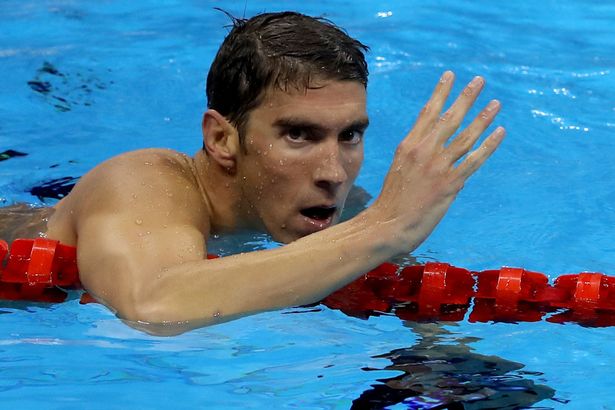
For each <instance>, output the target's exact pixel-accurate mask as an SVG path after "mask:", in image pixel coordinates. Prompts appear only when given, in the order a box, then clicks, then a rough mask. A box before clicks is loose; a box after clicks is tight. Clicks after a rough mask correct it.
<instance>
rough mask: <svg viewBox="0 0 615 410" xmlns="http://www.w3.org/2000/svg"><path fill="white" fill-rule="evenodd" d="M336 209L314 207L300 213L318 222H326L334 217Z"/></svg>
mask: <svg viewBox="0 0 615 410" xmlns="http://www.w3.org/2000/svg"><path fill="white" fill-rule="evenodd" d="M336 209H337V208H336V207H335V206H330V207H327V206H313V207H311V208H305V209H302V210H301V211H300V212H301V215H303V216H305V217H308V218H310V219H314V220H316V221H326V220H328V219H329V218H331V217H332V216H333V214H334V213H335V210H336Z"/></svg>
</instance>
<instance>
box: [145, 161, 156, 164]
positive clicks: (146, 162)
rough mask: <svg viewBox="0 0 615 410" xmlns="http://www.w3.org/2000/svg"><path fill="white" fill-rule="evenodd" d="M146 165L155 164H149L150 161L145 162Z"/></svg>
mask: <svg viewBox="0 0 615 410" xmlns="http://www.w3.org/2000/svg"><path fill="white" fill-rule="evenodd" d="M145 165H154V164H152V163H151V162H149V161H145Z"/></svg>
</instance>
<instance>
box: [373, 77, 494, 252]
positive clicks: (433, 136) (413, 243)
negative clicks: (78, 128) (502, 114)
mask: <svg viewBox="0 0 615 410" xmlns="http://www.w3.org/2000/svg"><path fill="white" fill-rule="evenodd" d="M453 81H454V74H453V73H452V72H450V71H447V72H445V73H444V74H443V75H442V77H441V78H440V81H439V83H438V85H437V86H436V88H435V90H434V92H433V94H432V96H431V98H430V99H429V101H428V102H427V104H426V105H425V106H424V108H423V109H422V111H421V113H420V115H419V117H418V119H417V121H416V124H415V125H414V128H413V129H412V131H410V133H409V134H408V135H407V136H406V137H405V138H404V140H403V141H402V142H401V143H400V145H399V147H398V148H397V151H396V152H395V158H394V160H393V164H392V165H391V169H390V170H389V173H388V175H387V177H386V179H385V181H384V186H383V189H382V192H381V194H380V196H379V197H378V198H377V199H376V201H375V202H374V204H373V205H372V206H371V207H370V208H369V209H368V212H369V214H370V215H372V216H374V217H375V219H376V223H379V224H380V225H383V227H386V232H388V233H391V234H392V237H391V240H392V241H393V242H394V243H393V247H394V248H396V250H397V252H398V253H401V252H409V251H411V250H413V249H414V248H416V247H417V246H418V245H419V244H420V243H421V242H422V241H423V240H425V238H426V237H427V236H428V235H429V234H430V233H431V231H432V230H433V229H434V228H435V226H436V225H437V224H438V222H439V221H440V220H441V219H442V217H443V216H444V214H445V213H446V211H447V210H448V208H449V206H450V204H451V203H452V201H453V199H454V198H455V196H456V195H457V193H458V192H459V191H460V190H461V188H463V185H464V183H465V181H466V180H467V179H468V178H469V177H470V175H472V174H473V173H474V172H475V171H476V170H477V169H478V168H479V167H480V166H481V165H482V164H483V163H484V162H485V160H486V159H487V158H489V156H490V155H491V154H492V153H493V152H494V151H495V149H496V148H497V147H498V145H499V144H500V142H501V141H502V139H503V138H504V134H505V131H504V128H502V127H498V128H497V129H496V130H495V131H494V132H493V133H492V134H491V135H489V136H488V137H487V138H486V139H485V141H483V143H482V144H481V145H480V146H479V147H478V148H477V149H476V150H474V151H472V152H470V150H471V149H472V147H473V146H474V144H475V143H476V141H477V140H478V139H479V137H480V136H481V134H482V133H483V132H484V131H485V129H487V127H489V125H490V124H491V122H492V121H493V119H494V118H495V116H496V115H497V113H498V112H499V110H500V103H499V102H498V101H497V100H492V101H491V102H490V103H489V104H488V105H487V106H486V107H485V108H484V109H483V110H482V111H481V112H480V114H479V115H478V116H477V117H476V118H475V119H474V121H472V123H471V124H470V125H469V126H468V127H467V128H465V129H464V130H463V131H462V132H460V133H459V134H458V135H457V136H456V137H455V138H453V139H452V140H451V141H450V142H449V143H448V144H447V142H448V141H449V139H450V138H451V136H452V135H453V134H454V133H455V132H456V131H457V129H458V128H459V126H460V124H461V122H462V120H463V119H464V117H465V116H466V114H467V113H468V111H469V110H470V107H472V105H473V104H474V101H475V100H476V98H477V97H478V95H479V94H480V92H481V90H482V88H483V85H484V83H485V81H484V80H483V79H482V78H481V77H475V78H474V79H473V80H472V81H471V82H470V83H469V84H468V85H467V86H466V88H465V89H464V90H463V92H462V93H461V94H460V95H459V97H458V98H457V100H456V101H455V103H454V104H453V105H452V106H451V107H450V108H449V109H448V110H447V111H446V112H445V113H444V114H442V115H441V112H442V109H443V106H444V103H445V102H446V99H447V98H448V95H449V93H450V91H451V88H452V86H453ZM468 153H469V154H468ZM466 154H467V156H466V157H465V158H464V159H463V161H461V162H460V163H459V164H458V165H455V164H456V163H457V162H458V161H459V160H460V159H461V158H462V157H464V156H465V155H466Z"/></svg>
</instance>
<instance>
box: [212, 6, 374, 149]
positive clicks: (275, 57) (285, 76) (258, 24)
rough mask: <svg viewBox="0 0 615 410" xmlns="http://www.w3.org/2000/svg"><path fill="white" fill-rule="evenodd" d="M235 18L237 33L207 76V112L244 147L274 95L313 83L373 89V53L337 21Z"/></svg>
mask: <svg viewBox="0 0 615 410" xmlns="http://www.w3.org/2000/svg"><path fill="white" fill-rule="evenodd" d="M227 14H228V13H227ZM229 17H231V19H232V20H233V26H232V29H231V31H230V32H229V34H228V35H227V36H226V38H225V39H224V41H223V43H222V45H221V46H220V49H219V50H218V54H217V55H216V58H215V59H214V62H213V63H212V65H211V68H210V70H209V74H208V76H207V106H208V108H212V109H214V110H216V111H218V112H219V113H220V114H222V115H223V116H224V117H225V118H226V119H227V120H229V121H230V122H231V123H232V124H233V125H234V126H235V127H236V128H237V130H238V131H239V135H240V138H241V140H242V142H243V134H244V131H245V126H246V124H247V121H248V117H249V113H250V111H251V110H253V109H254V108H256V107H258V106H259V105H260V104H261V102H262V100H263V98H264V96H265V95H266V93H267V91H268V90H270V89H275V88H277V89H280V90H283V91H288V90H289V89H290V87H294V88H296V89H298V90H301V89H303V90H307V89H308V88H311V87H313V86H314V84H313V82H312V80H340V81H345V80H350V81H358V82H360V83H361V84H363V85H364V86H365V87H367V76H368V69H367V63H366V61H365V56H364V52H367V51H368V47H367V46H365V45H364V44H362V43H361V42H359V41H358V40H355V39H353V38H352V37H350V36H349V35H348V34H346V33H345V32H344V31H343V30H342V29H340V28H339V27H337V26H336V25H335V24H333V23H332V22H331V21H329V20H327V19H325V18H319V17H310V16H306V15H303V14H300V13H295V12H280V13H264V14H259V15H257V16H254V17H252V18H250V19H239V18H234V17H232V16H230V15H229Z"/></svg>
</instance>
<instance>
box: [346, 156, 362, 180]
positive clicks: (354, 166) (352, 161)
mask: <svg viewBox="0 0 615 410" xmlns="http://www.w3.org/2000/svg"><path fill="white" fill-rule="evenodd" d="M361 165H363V149H361V150H358V151H357V152H353V153H351V154H350V155H348V157H347V160H346V173H347V174H348V176H349V179H352V180H354V179H355V178H356V177H357V175H359V171H360V170H361Z"/></svg>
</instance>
